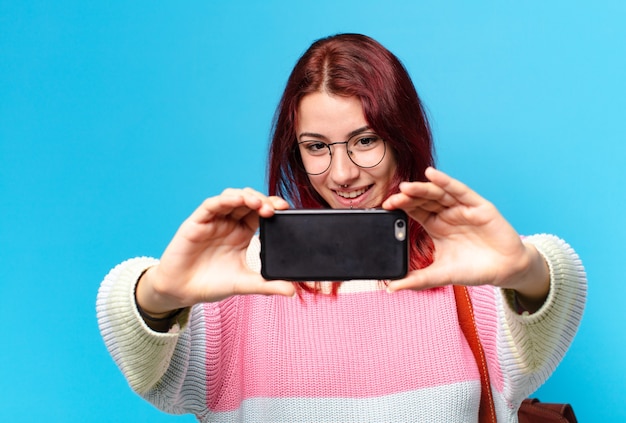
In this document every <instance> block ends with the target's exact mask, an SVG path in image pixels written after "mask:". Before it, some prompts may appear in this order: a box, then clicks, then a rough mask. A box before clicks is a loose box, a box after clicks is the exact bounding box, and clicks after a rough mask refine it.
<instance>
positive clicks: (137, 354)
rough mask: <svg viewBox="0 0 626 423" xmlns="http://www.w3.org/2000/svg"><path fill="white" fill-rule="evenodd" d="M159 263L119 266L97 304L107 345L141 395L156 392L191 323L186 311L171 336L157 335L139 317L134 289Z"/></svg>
mask: <svg viewBox="0 0 626 423" xmlns="http://www.w3.org/2000/svg"><path fill="white" fill-rule="evenodd" d="M156 263H157V260H156V259H153V258H148V257H141V258H135V259H131V260H127V261H125V262H123V263H121V264H119V265H118V266H116V267H115V268H114V269H112V270H111V271H110V272H109V274H108V275H107V276H106V277H105V279H104V281H103V282H102V284H101V285H100V289H99V291H98V297H97V301H96V311H97V317H98V326H99V328H100V332H101V334H102V337H103V339H104V343H105V345H106V347H107V348H108V350H109V352H110V354H111V356H112V357H113V360H114V361H115V363H116V364H117V366H118V367H119V368H120V370H121V371H122V373H123V374H124V376H125V377H126V379H127V380H128V383H129V384H130V386H131V388H132V389H133V390H135V391H136V392H137V393H139V394H141V395H145V394H146V393H147V392H148V391H149V390H151V389H154V388H155V385H157V383H158V382H159V380H160V379H161V378H162V377H163V375H164V374H165V372H166V371H167V369H168V367H169V366H170V361H171V358H172V354H173V353H174V350H175V348H176V344H177V342H178V338H179V334H180V332H181V331H182V330H183V329H184V328H185V326H186V325H187V321H188V319H189V310H185V311H184V312H183V313H181V314H180V315H179V316H178V317H177V319H176V322H175V323H174V325H173V326H172V329H170V331H169V332H168V333H158V332H155V331H153V330H151V329H150V328H149V327H148V326H147V325H146V324H145V322H144V321H143V319H142V318H141V316H140V315H139V312H138V311H137V307H136V305H135V285H136V283H137V280H138V279H139V276H140V275H141V273H142V272H143V271H144V270H145V269H147V268H148V267H150V266H152V265H154V264H156Z"/></svg>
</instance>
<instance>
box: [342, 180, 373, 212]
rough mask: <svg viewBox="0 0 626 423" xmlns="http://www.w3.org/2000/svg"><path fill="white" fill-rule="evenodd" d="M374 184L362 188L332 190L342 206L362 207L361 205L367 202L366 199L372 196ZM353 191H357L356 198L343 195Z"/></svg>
mask: <svg viewBox="0 0 626 423" xmlns="http://www.w3.org/2000/svg"><path fill="white" fill-rule="evenodd" d="M373 186H374V185H368V186H366V187H362V188H356V189H355V188H350V189H340V190H337V189H335V190H332V191H333V194H334V198H335V201H336V202H337V203H338V204H339V206H340V207H345V208H350V207H354V208H361V205H362V204H363V203H365V202H366V200H367V199H368V198H369V197H370V194H371V192H372V187H373ZM351 193H357V194H358V195H356V196H355V197H354V198H350V197H345V196H342V194H343V195H349V194H351Z"/></svg>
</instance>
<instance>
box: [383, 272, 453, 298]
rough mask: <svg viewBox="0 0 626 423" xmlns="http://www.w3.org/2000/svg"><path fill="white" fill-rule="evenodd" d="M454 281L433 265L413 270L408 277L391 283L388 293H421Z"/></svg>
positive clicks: (388, 286)
mask: <svg viewBox="0 0 626 423" xmlns="http://www.w3.org/2000/svg"><path fill="white" fill-rule="evenodd" d="M451 283H452V280H451V279H450V277H449V276H448V275H446V274H445V273H442V272H441V271H440V270H439V269H437V266H436V265H431V266H428V267H425V268H423V269H418V270H413V271H411V272H409V273H408V274H407V275H406V277H404V278H402V279H397V280H393V281H391V282H389V284H388V285H387V291H388V292H390V293H392V292H396V291H400V290H404V289H411V290H415V291H421V290H424V289H430V288H437V287H441V286H446V285H450V284H451Z"/></svg>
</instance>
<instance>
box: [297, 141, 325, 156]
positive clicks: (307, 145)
mask: <svg viewBox="0 0 626 423" xmlns="http://www.w3.org/2000/svg"><path fill="white" fill-rule="evenodd" d="M300 146H301V147H303V148H304V151H306V152H307V153H308V154H311V155H313V156H319V155H323V154H326V153H327V152H328V145H327V144H326V143H323V142H321V141H302V142H300Z"/></svg>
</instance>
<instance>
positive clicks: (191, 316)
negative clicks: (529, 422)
mask: <svg viewBox="0 0 626 423" xmlns="http://www.w3.org/2000/svg"><path fill="white" fill-rule="evenodd" d="M525 242H530V243H532V244H533V245H535V246H536V247H537V249H538V250H539V252H540V253H541V254H542V255H543V256H544V257H545V258H546V260H547V262H548V264H549V267H550V275H551V288H550V294H549V296H548V299H547V301H546V303H545V304H544V305H543V307H542V308H541V309H540V310H539V311H538V312H536V313H534V314H531V315H528V313H524V314H522V315H520V314H518V313H516V312H515V308H514V305H513V295H512V293H511V292H508V291H506V290H501V289H498V288H494V287H492V286H480V287H472V288H470V296H471V299H472V302H473V305H474V309H475V312H476V321H477V322H476V324H477V328H478V332H479V336H480V338H481V341H482V343H483V346H484V349H485V353H486V357H487V361H488V366H489V371H490V377H491V387H492V390H493V394H494V401H495V405H496V409H497V410H496V412H497V415H498V421H499V422H516V421H517V408H518V406H519V404H520V402H521V401H522V399H524V398H525V397H527V396H528V395H530V394H531V393H532V392H533V391H535V390H536V389H537V388H538V387H539V386H540V385H541V384H542V383H543V382H545V381H546V379H547V378H548V377H549V376H550V374H551V373H552V372H553V371H554V369H555V368H556V366H557V365H558V363H559V362H560V361H561V359H562V358H563V356H564V354H565V352H566V351H567V349H568V347H569V345H570V343H571V342H572V339H573V338H574V335H575V333H576V331H577V328H578V325H579V323H580V320H581V317H582V314H583V308H584V303H585V298H586V276H585V272H584V270H583V267H582V264H581V262H580V260H579V258H578V256H577V255H576V253H575V252H574V251H573V250H572V249H571V248H570V247H569V246H568V245H567V244H566V243H564V242H563V241H561V240H560V239H558V238H556V237H553V236H550V235H535V236H532V237H528V238H526V239H525ZM258 251H259V246H258V240H257V239H256V238H255V239H253V242H252V243H251V245H250V248H249V250H248V262H249V265H250V266H251V267H252V268H255V269H258V268H259V259H258V257H259V256H258ZM156 262H157V261H156V260H155V259H151V258H136V259H131V260H128V261H126V262H124V263H122V264H120V265H118V266H117V267H115V268H114V269H113V270H112V271H111V272H110V273H109V274H108V275H107V276H106V278H105V279H104V281H103V283H102V285H101V287H100V290H99V292H98V299H97V313H98V321H99V326H100V330H101V332H102V336H103V338H104V341H105V344H106V346H107V348H108V349H109V351H110V353H111V355H112V356H113V359H114V360H115V362H116V363H117V365H118V366H119V367H120V369H121V370H122V372H123V373H124V375H125V376H126V378H127V379H128V382H129V384H130V385H131V387H132V388H133V389H134V390H135V391H136V392H137V393H139V394H140V395H142V396H143V397H144V398H145V399H147V400H148V401H150V402H152V403H153V404H154V405H155V406H156V407H158V408H160V409H162V410H164V411H166V412H169V413H177V414H182V413H193V414H195V415H196V416H197V418H198V420H199V421H202V422H209V421H219V422H235V421H254V422H261V421H262V422H279V421H284V422H331V421H332V422H348V421H361V422H364V421H377V422H391V421H396V422H399V421H412V422H475V421H477V416H478V404H479V398H480V381H479V373H478V369H477V366H476V363H475V361H474V358H473V356H472V352H471V350H470V348H469V345H468V343H467V342H466V340H465V338H464V336H463V333H462V332H461V329H460V327H459V323H458V318H457V314H456V307H455V302H454V294H453V291H452V288H451V287H445V288H436V289H430V290H427V291H422V292H414V291H400V292H396V293H394V294H388V293H387V292H386V291H385V289H384V286H383V285H382V284H381V283H380V282H378V281H350V282H344V283H343V284H342V285H341V288H340V290H339V293H338V295H337V296H331V295H325V294H318V295H313V294H308V293H304V294H303V296H302V298H297V297H296V298H286V297H282V296H261V295H250V296H234V297H230V298H228V299H226V300H223V301H221V302H217V303H208V304H198V305H196V306H194V307H193V308H192V309H191V311H190V312H189V313H184V314H183V315H180V316H179V317H178V323H177V324H175V325H174V326H173V327H172V329H171V330H170V332H169V333H156V332H154V331H152V330H150V329H149V328H148V327H147V326H146V325H145V323H144V322H143V320H142V319H141V317H140V316H139V314H138V312H137V309H136V307H135V304H134V288H135V284H136V281H137V279H138V277H139V275H140V274H141V272H142V271H143V270H144V269H146V268H147V267H149V266H150V265H153V264H155V263H156Z"/></svg>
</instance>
